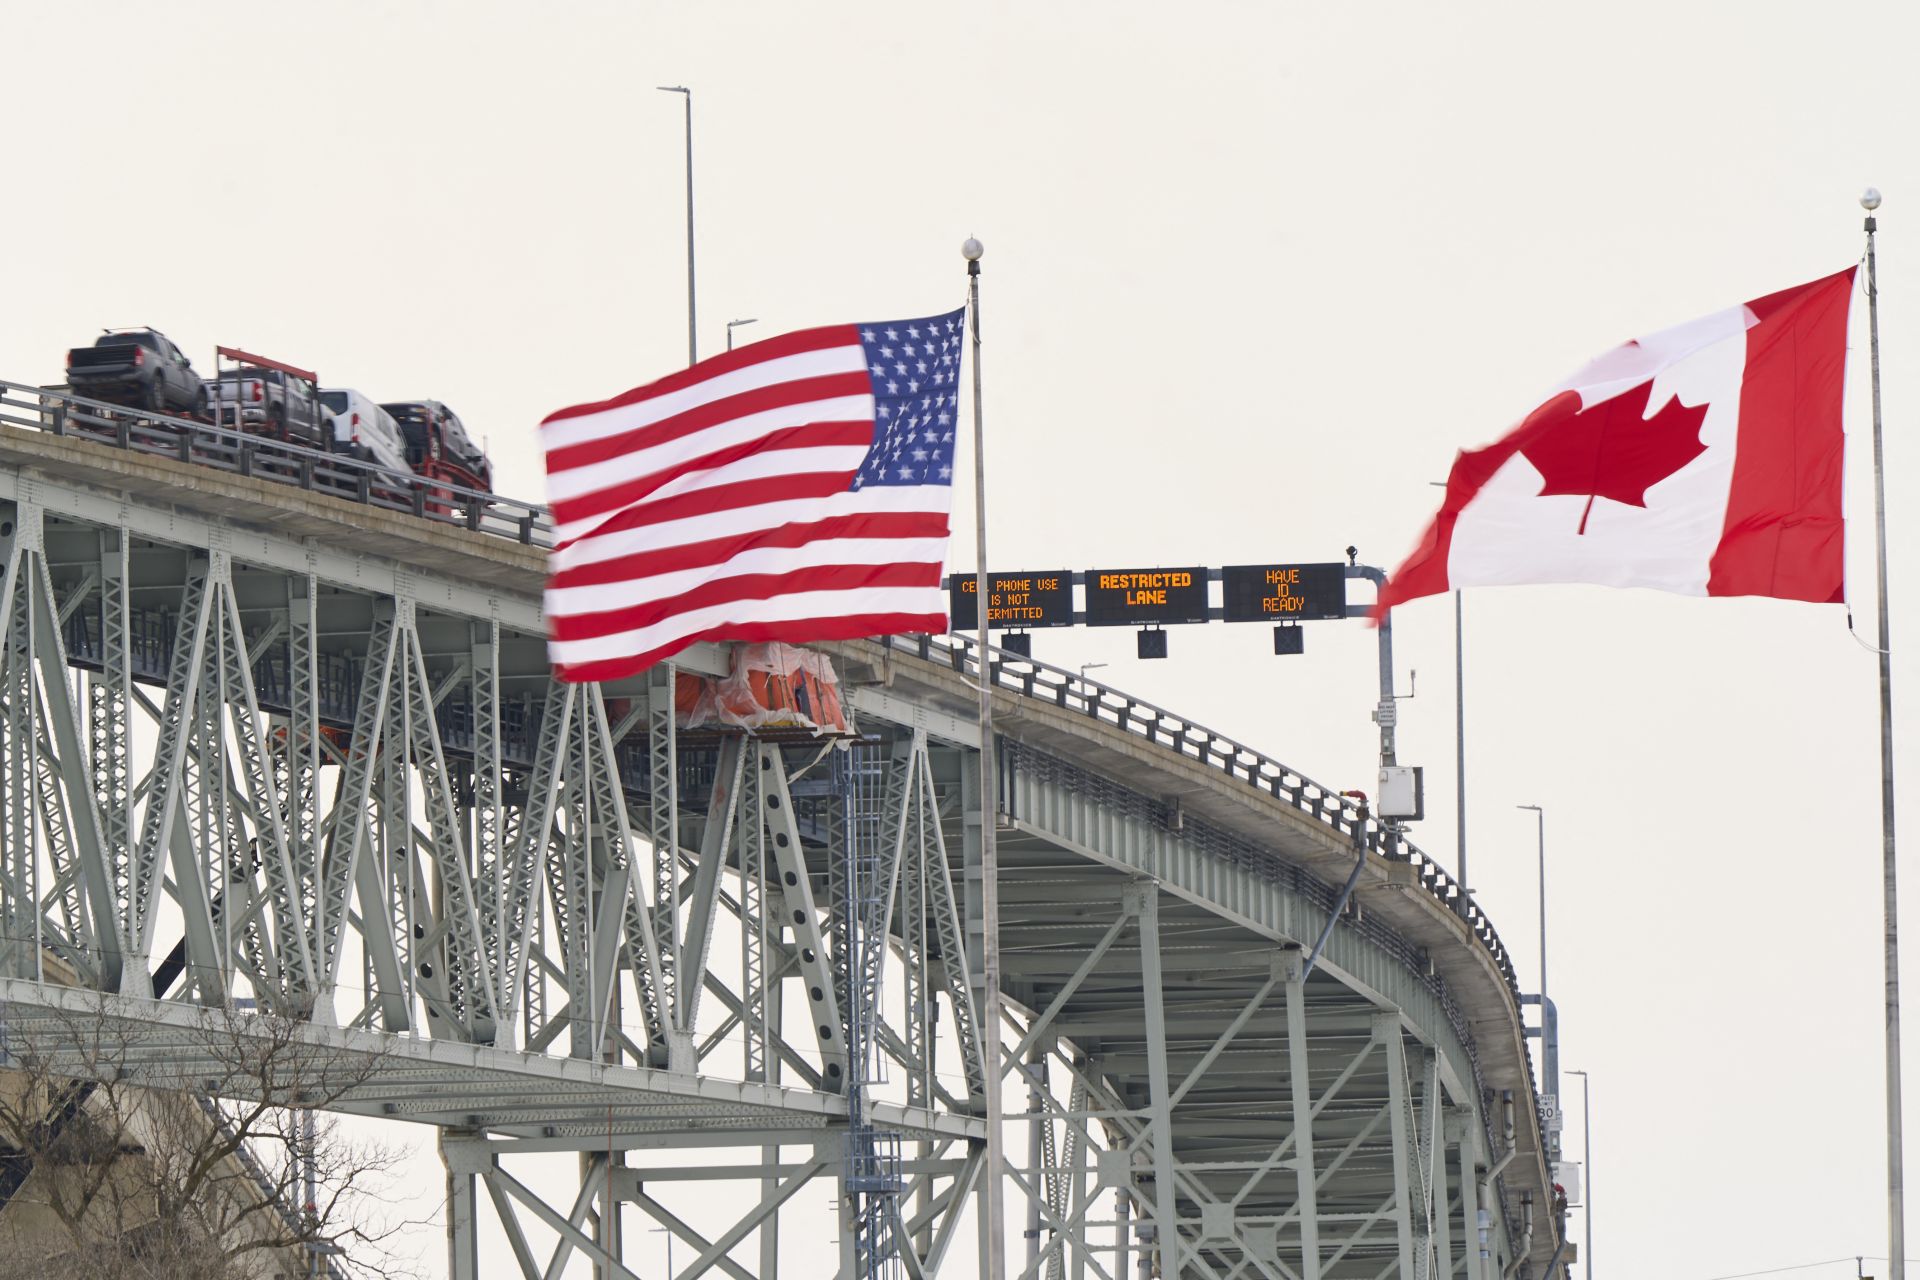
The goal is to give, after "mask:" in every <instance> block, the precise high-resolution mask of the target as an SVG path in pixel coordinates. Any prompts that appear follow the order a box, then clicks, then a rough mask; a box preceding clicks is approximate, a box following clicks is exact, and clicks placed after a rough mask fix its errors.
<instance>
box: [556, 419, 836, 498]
mask: <svg viewBox="0 0 1920 1280" xmlns="http://www.w3.org/2000/svg"><path fill="white" fill-rule="evenodd" d="M872 420H873V397H872V396H870V395H863V396H835V397H831V398H828V399H824V400H809V401H806V402H805V403H802V404H791V405H782V406H780V407H779V408H777V409H767V410H763V411H762V412H760V413H751V414H748V415H747V416H746V417H744V418H730V419H728V420H727V421H725V422H721V423H716V424H715V425H713V426H711V427H707V428H705V429H703V430H700V431H695V432H692V433H690V434H688V435H684V436H681V437H680V438H678V439H676V440H668V441H665V442H663V443H661V444H657V445H654V446H653V447H652V448H646V449H635V450H634V451H633V452H631V453H623V454H621V455H620V456H619V457H617V458H609V459H607V460H606V461H605V462H590V463H587V464H586V465H585V466H579V467H573V468H570V469H568V470H565V471H556V472H554V473H553V474H552V475H550V476H548V477H547V500H548V501H550V502H554V503H561V502H567V501H569V500H571V499H573V498H578V497H580V496H581V495H582V494H588V493H593V492H595V491H596V490H600V489H610V488H612V487H613V486H615V485H618V484H625V483H626V482H627V481H629V480H637V479H639V478H640V477H641V476H649V475H652V474H654V473H655V472H658V471H666V470H668V469H670V468H672V467H677V466H679V465H680V464H682V463H684V462H689V461H691V460H692V459H694V458H700V457H704V456H706V455H707V454H710V453H714V452H716V451H718V450H720V449H726V448H729V447H731V446H734V445H742V444H750V443H752V442H753V441H755V440H758V439H761V438H762V437H764V436H767V435H769V434H771V433H772V432H775V431H781V430H785V429H786V428H789V427H804V426H810V425H812V424H814V423H820V422H871V421H872ZM861 453H862V455H863V456H864V454H865V450H864V449H862V450H861ZM775 456H784V455H782V454H781V453H780V451H778V450H776V451H775ZM796 469H798V468H796Z"/></svg>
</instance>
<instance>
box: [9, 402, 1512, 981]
mask: <svg viewBox="0 0 1920 1280" xmlns="http://www.w3.org/2000/svg"><path fill="white" fill-rule="evenodd" d="M0 422H5V423H9V424H11V425H14V426H21V427H30V428H35V429H38V430H41V431H46V432H49V433H50V434H53V435H59V436H72V437H75V438H79V439H84V440H91V441H93V442H95V443H97V444H105V445H108V446H110V447H113V448H117V449H124V450H127V451H128V452H131V453H140V454H147V455H150V456H157V457H167V458H175V459H178V460H180V461H182V462H190V463H194V464H197V465H201V466H209V467H213V468H216V469H218V470H222V471H228V472H232V473H234V474H238V475H245V476H253V477H256V478H260V479H266V480H273V481H277V482H280V483H283V484H287V485H291V486H293V487H296V488H299V489H302V490H306V491H309V492H316V493H326V494H330V495H332V496H334V497H337V498H345V499H347V500H348V501H352V502H359V503H363V504H365V505H367V506H370V507H379V508H383V509H386V510H390V511H399V512H407V513H411V514H412V515H414V516H417V517H419V518H421V519H424V520H430V521H434V522H436V523H440V524H447V525H455V526H458V527H461V528H465V529H469V530H472V531H475V532H479V533H485V534H490V535H493V536H496V537H504V538H510V539H512V540H513V541H515V542H519V543H522V544H525V545H528V546H537V547H548V546H551V545H552V544H553V521H552V517H551V513H550V512H549V511H548V510H547V508H545V507H544V506H541V505H539V504H537V503H531V502H524V501H521V500H519V499H516V498H503V497H500V496H499V495H497V494H491V493H480V492H478V491H476V490H472V489H465V488H462V487H460V486H458V485H450V484H446V483H444V482H441V481H437V480H428V479H426V478H425V477H422V476H418V475H415V474H413V473H412V472H401V471H394V470H392V469H390V468H387V467H383V466H380V465H379V464H378V463H373V462H367V461H363V460H361V459H358V458H354V457H351V456H349V455H346V454H338V453H330V452H327V451H325V450H322V449H314V448H310V447H308V446H306V445H302V444H296V443H293V442H291V441H285V440H278V439H275V438H273V437H270V436H263V435H255V434H252V433H250V432H243V431H234V430H232V429H230V428H226V427H216V426H212V425H209V424H207V423H204V422H199V421H196V420H194V419H191V418H178V417H172V416H169V415H166V414H160V413H153V412H151V411H149V410H144V409H133V408H128V407H126V406H124V405H116V404H109V403H107V402H105V401H101V400H92V399H88V398H87V397H85V396H77V395H74V394H72V393H71V392H69V391H66V390H64V389H62V388H57V387H37V386H29V385H26V384H22V383H15V382H6V381H0ZM883 643H885V644H887V645H889V646H890V647H893V648H905V649H908V650H910V651H913V652H916V653H918V654H919V656H921V657H922V658H926V659H929V660H931V661H935V662H944V663H946V664H948V665H950V666H952V667H953V669H954V670H956V671H960V672H963V673H965V672H973V673H974V674H975V676H976V678H977V675H978V667H979V662H978V658H977V656H976V654H975V653H974V649H975V644H974V642H973V641H971V640H968V639H966V638H965V637H962V636H957V635H949V636H892V637H887V638H886V639H885V640H884V641H883ZM993 652H994V655H995V657H994V659H993V663H992V666H993V681H994V684H995V686H996V687H998V688H1002V689H1007V690H1010V691H1012V692H1015V693H1019V694H1021V695H1022V696H1024V697H1029V698H1039V699H1042V700H1044V701H1048V702H1051V703H1053V704H1055V705H1056V706H1060V707H1064V708H1067V709H1068V710H1071V711H1075V712H1078V713H1080V714H1082V715H1085V716H1088V717H1089V718H1091V719H1095V720H1099V721H1102V722H1103V723H1106V724H1110V725H1113V726H1115V727H1116V728H1119V729H1121V730H1123V731H1125V732H1127V733H1132V734H1137V735H1139V736H1140V737H1143V738H1145V739H1147V740H1148V741H1150V742H1155V743H1158V744H1159V745H1160V746H1163V747H1166V748H1169V749H1170V750H1173V751H1176V752H1178V753H1180V754H1181V755H1183V756H1186V757H1187V758H1189V759H1191V760H1196V761H1199V762H1200V763H1202V764H1204V765H1206V766H1208V767H1210V768H1213V769H1217V770H1219V771H1220V772H1222V773H1225V774H1226V775H1228V776H1229V777H1232V778H1234V779H1236V780H1237V781H1239V782H1241V783H1243V784H1245V785H1247V786H1250V787H1253V788H1255V789H1257V790H1259V791H1263V792H1266V793H1267V794H1269V795H1272V796H1274V797H1276V798H1278V799H1280V800H1283V801H1285V802H1286V803H1288V804H1290V805H1292V806H1293V807H1294V808H1296V809H1298V810H1300V811H1301V812H1303V813H1306V814H1308V815H1310V816H1312V817H1313V818H1315V819H1316V820H1318V821H1320V822H1323V823H1326V824H1327V825H1329V826H1331V827H1332V828H1333V829H1335V830H1336V831H1341V832H1344V833H1345V834H1347V835H1349V836H1351V837H1354V838H1356V839H1358V840H1359V841H1360V842H1361V843H1363V844H1364V845H1365V846H1366V847H1367V848H1368V849H1369V850H1371V851H1372V852H1374V853H1377V854H1379V855H1380V856H1381V857H1383V858H1387V859H1389V860H1391V861H1394V862H1401V863H1405V864H1407V865H1409V866H1411V867H1413V868H1414V870H1415V873H1416V876H1417V878H1418V881H1419V883H1420V885H1421V886H1422V887H1423V888H1424V889H1425V890H1426V891H1427V892H1428V893H1429V894H1431V895H1432V896H1433V897H1434V898H1435V899H1436V900H1438V901H1439V902H1440V903H1441V904H1442V905H1443V906H1445V907H1446V908H1447V909H1448V910H1449V911H1452V912H1454V913H1455V914H1456V915H1458V916H1459V917H1460V918H1461V919H1462V920H1463V921H1465V922H1466V924H1467V927H1468V928H1469V929H1470V930H1471V931H1472V933H1473V935H1474V937H1475V938H1477V939H1479V941H1480V943H1481V944H1482V945H1483V946H1484V947H1485V948H1486V950H1487V953H1488V955H1489V956H1490V957H1491V958H1492V959H1493V961H1494V963H1495V965H1496V966H1497V967H1498V968H1499V970H1500V972H1501V973H1502V975H1504V976H1505V978H1506V981H1507V985H1508V987H1509V988H1510V989H1511V990H1512V991H1513V993H1514V995H1515V998H1516V999H1517V998H1518V996H1519V992H1520V984H1519V981H1518V979H1517V977H1516V976H1515V973H1514V968H1513V960H1512V957H1511V956H1510V955H1509V954H1508V952H1507V949H1506V946H1505V945H1504V944H1503V943H1502V942H1501V941H1500V935H1499V934H1498V933H1496V932H1495V931H1494V928H1493V924H1492V922H1491V921H1489V920H1488V919H1487V916H1486V913H1485V912H1483V911H1482V910H1481V909H1480V907H1479V906H1478V904H1476V903H1475V902H1474V901H1473V899H1472V898H1471V897H1470V896H1468V895H1467V893H1466V892H1465V891H1464V890H1462V888H1461V887H1460V885H1458V884H1457V883H1456V882H1455V881H1454V879H1453V877H1451V876H1450V875H1448V874H1447V872H1446V870H1445V869H1444V868H1442V867H1441V866H1440V864H1439V863H1438V862H1437V861H1435V860H1434V859H1433V858H1432V857H1430V856H1428V855H1427V854H1426V853H1425V852H1423V851H1422V850H1421V849H1419V848H1418V847H1417V846H1416V845H1414V844H1412V843H1411V842H1410V841H1408V840H1407V839H1406V837H1405V835H1404V834H1402V833H1401V832H1400V831H1399V830H1398V829H1396V828H1393V827H1390V826H1386V825H1383V824H1382V823H1381V822H1380V821H1379V820H1378V819H1377V818H1375V817H1373V816H1372V815H1371V814H1370V813H1369V812H1367V811H1366V810H1365V809H1364V808H1362V807H1361V806H1359V805H1356V804H1354V803H1353V802H1352V801H1351V800H1350V799H1349V798H1348V797H1346V796H1343V795H1341V794H1340V793H1339V792H1338V791H1334V790H1332V789H1330V788H1328V787H1326V786H1323V785H1322V784H1320V783H1318V782H1315V781H1314V780H1313V779H1312V778H1309V777H1307V776H1306V775H1305V774H1302V773H1300V772H1298V771H1297V770H1294V769H1290V768H1288V767H1287V766H1286V765H1284V764H1282V763H1281V762H1279V761H1278V760H1274V759H1272V758H1271V757H1269V756H1266V755H1263V754H1261V753H1260V752H1258V751H1255V750H1254V749H1253V748H1251V747H1248V746H1246V745H1245V744H1243V743H1240V742H1237V741H1235V740H1234V739H1232V738H1229V737H1227V736H1226V735H1225V734H1222V733H1218V732H1216V731H1214V730H1212V729H1209V728H1207V727H1206V726H1204V725H1199V724H1195V723H1193V722H1192V721H1190V720H1188V719H1186V718H1185V717H1183V716H1179V715H1176V714H1174V713H1173V712H1171V711H1168V710H1167V709H1166V708H1164V707H1159V706H1155V705H1154V704H1153V703H1150V702H1147V701H1145V700H1144V699H1141V698H1136V697H1134V696H1132V695H1131V694H1127V693H1123V692H1121V691H1120V690H1118V689H1114V688H1110V687H1109V686H1107V685H1103V684H1101V683H1099V682H1098V681H1094V680H1088V679H1087V678H1086V677H1085V676H1083V675H1080V674H1078V673H1076V672H1073V671H1069V670H1066V669H1065V668H1062V667H1054V666H1049V665H1048V664H1046V663H1044V662H1036V661H1034V660H1032V659H1030V658H1025V657H1022V656H1021V655H1019V654H1015V653H1011V652H1009V651H1007V650H1004V649H997V648H996V649H994V650H993Z"/></svg>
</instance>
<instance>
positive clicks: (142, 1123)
mask: <svg viewBox="0 0 1920 1280" xmlns="http://www.w3.org/2000/svg"><path fill="white" fill-rule="evenodd" d="M4 1017H5V1010H4V1008H0V1280H16V1278H19V1280H24V1278H25V1277H28V1276H34V1277H42V1276H48V1275H54V1276H59V1277H62V1280H265V1278H268V1277H282V1276H285V1277H294V1276H307V1275H323V1276H324V1275H328V1274H330V1271H329V1269H330V1268H332V1269H333V1271H334V1272H335V1273H337V1274H340V1275H346V1274H349V1273H350V1274H352V1275H353V1276H356V1277H358V1276H394V1275H402V1274H408V1272H407V1271H406V1269H405V1268H404V1267H403V1266H402V1265H401V1263H400V1260H399V1259H398V1258H397V1257H396V1256H395V1254H394V1251H393V1245H394V1244H395V1242H396V1239H397V1236H398V1233H399V1231H400V1230H401V1229H402V1228H403V1227H404V1226H406V1225H409V1224H406V1223H401V1222H396V1221H390V1220H388V1218H387V1216H386V1214H385V1212H384V1209H383V1206H382V1204H381V1201H380V1197H379V1193H380V1192H381V1191H382V1189H383V1188H384V1187H385V1186H386V1184H387V1183H388V1182H389V1181H390V1179H391V1175H392V1174H393V1173H394V1171H395V1170H396V1169H397V1167H398V1165H399V1163H400V1160H401V1158H402V1153H401V1152H400V1151H399V1150H398V1149H396V1148H393V1147H390V1146H387V1145H385V1144H382V1143H379V1142H374V1141H368V1140H366V1139H364V1138H362V1137H360V1136H358V1135H355V1134H353V1133H350V1132H348V1131H346V1130H345V1129H343V1128H342V1127H341V1126H340V1125H339V1124H338V1123H337V1122H336V1121H335V1119H334V1117H333V1116H332V1115H330V1114H328V1113H327V1108H328V1107H330V1106H331V1105H333V1104H334V1103H336V1102H338V1101H339V1100H341V1099H342V1098H343V1097H345V1096H346V1095H347V1094H348V1093H349V1092H350V1091H352V1090H353V1089H355V1088H356V1087H358V1086H360V1085H362V1084H364V1083H365V1082H366V1081H367V1079H368V1077H369V1076H370V1075H371V1073H372V1071H373V1068H374V1065H375V1063H374V1061H373V1060H370V1059H367V1058H364V1057H359V1058H355V1057H345V1056H342V1055H340V1054H338V1053H336V1052H330V1051H327V1050H322V1049H318V1048H316V1047H314V1046H313V1045H311V1044H309V1043H307V1042H306V1040H305V1039H304V1038H303V1037H302V1035H301V1034H300V1032H301V1027H300V1024H298V1023H295V1022H293V1021H290V1020H287V1019H284V1018H279V1017H275V1016H272V1015H257V1014H253V1013H238V1012H234V1011H231V1010H220V1009H208V1010H203V1011H199V1012H198V1013H197V1014H196V1023H195V1027H194V1030H193V1032H192V1034H191V1036H190V1037H188V1040H189V1043H187V1044H185V1045H182V1044H181V1043H180V1040H179V1037H178V1036H177V1035H176V1036H174V1037H172V1038H171V1039H168V1040H167V1041H165V1042H164V1043H160V1042H156V1041H155V1040H154V1039H153V1038H152V1036H151V1033H149V1032H147V1031H146V1030H145V1029H143V1028H141V1027H140V1026H138V1025H136V1024H133V1023H130V1022H118V1021H114V1020H112V1019H110V1018H107V1017H104V1016H97V1015H95V1014H92V1013H68V1014H64V1015H60V1016H55V1017H51V1018H48V1017H37V1019H36V1021H35V1022H34V1023H33V1024H32V1029H31V1030H29V1031H26V1032H22V1031H21V1030H20V1029H18V1028H17V1027H16V1028H8V1027H6V1026H5V1023H4ZM182 1063H190V1064H191V1065H190V1066H187V1067H183V1066H182V1065H181V1064H182ZM183 1071H184V1072H189V1073H190V1076H189V1075H183V1074H182V1072H183ZM183 1086H184V1087H183ZM349 1269H350V1270H349Z"/></svg>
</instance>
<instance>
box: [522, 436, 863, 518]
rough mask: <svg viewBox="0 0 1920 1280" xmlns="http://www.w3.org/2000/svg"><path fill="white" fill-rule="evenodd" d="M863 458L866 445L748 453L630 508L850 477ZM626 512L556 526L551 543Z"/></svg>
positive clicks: (671, 482)
mask: <svg viewBox="0 0 1920 1280" xmlns="http://www.w3.org/2000/svg"><path fill="white" fill-rule="evenodd" d="M866 456H867V446H866V445H861V444H846V445H827V446H824V447H821V448H817V449H775V450H773V451H772V452H770V453H755V454H749V455H747V456H746V457H744V458H740V459H737V460H735V461H733V462H729V463H727V464H725V465H724V466H718V467H711V468H708V469H707V470H705V471H689V472H687V473H685V474H684V475H678V476H675V477H674V478H673V479H671V480H669V481H667V482H666V483H665V484H663V485H661V486H660V487H659V488H658V489H655V490H654V491H653V492H651V493H649V494H647V496H646V497H645V498H643V499H640V500H639V501H637V502H635V503H634V504H633V507H636V508H641V507H646V506H650V505H652V504H654V503H657V502H663V501H665V500H666V499H668V498H675V497H680V496H682V495H684V494H689V493H699V492H700V491H701V490H703V489H715V488H718V487H720V486H721V485H728V484H741V483H744V482H746V481H749V480H768V479H772V478H774V477H777V476H790V477H799V476H811V475H844V476H851V475H852V474H853V473H854V472H855V471H857V470H859V468H860V463H861V461H862V460H863V459H865V458H866ZM736 505H737V506H741V507H759V506H764V505H766V504H765V503H764V502H741V503H739V504H736ZM625 509H628V508H616V509H615V510H613V511H602V512H600V513H598V514H597V515H592V516H589V517H587V518H586V519H584V520H571V521H568V522H567V523H565V524H556V525H555V526H554V527H553V540H554V541H555V542H556V543H564V542H571V541H573V540H574V539H576V538H578V537H580V536H581V535H582V534H586V533H590V532H592V531H593V530H594V529H597V528H599V527H600V526H601V525H602V524H605V523H606V522H607V521H608V520H609V519H610V518H612V517H613V516H615V515H617V514H619V512H620V511H621V510H625Z"/></svg>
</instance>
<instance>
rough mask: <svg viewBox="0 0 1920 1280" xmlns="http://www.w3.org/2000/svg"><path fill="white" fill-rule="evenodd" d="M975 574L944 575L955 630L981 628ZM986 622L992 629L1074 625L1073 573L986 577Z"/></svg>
mask: <svg viewBox="0 0 1920 1280" xmlns="http://www.w3.org/2000/svg"><path fill="white" fill-rule="evenodd" d="M979 586H980V584H979V583H978V582H977V581H975V579H974V575H973V574H971V573H967V574H959V573H954V574H949V575H947V614H948V616H949V617H950V618H952V622H951V623H950V624H949V625H950V626H952V628H953V629H954V630H955V631H972V630H974V629H976V628H977V627H979V625H980V610H979V609H978V608H977V607H976V604H977V601H976V597H975V593H976V592H977V591H978V590H979ZM987 621H988V623H989V624H991V625H992V626H995V627H1070V626H1072V625H1073V574H1072V573H1070V572H1068V571H1067V570H1065V569H1048V570H1044V571H1040V572H1033V573H990V574H988V575H987Z"/></svg>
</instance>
